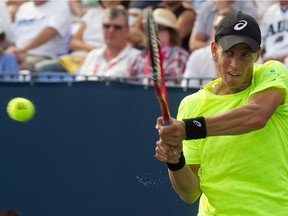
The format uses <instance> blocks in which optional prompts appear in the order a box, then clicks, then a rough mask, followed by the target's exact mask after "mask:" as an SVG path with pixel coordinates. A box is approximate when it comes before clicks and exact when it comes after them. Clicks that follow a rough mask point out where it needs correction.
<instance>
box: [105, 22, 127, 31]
mask: <svg viewBox="0 0 288 216" xmlns="http://www.w3.org/2000/svg"><path fill="white" fill-rule="evenodd" d="M103 28H105V29H107V30H108V29H110V28H112V29H115V30H121V29H123V28H124V26H122V25H117V24H115V25H114V24H108V23H106V24H105V23H104V24H103Z"/></svg>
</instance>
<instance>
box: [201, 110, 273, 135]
mask: <svg viewBox="0 0 288 216" xmlns="http://www.w3.org/2000/svg"><path fill="white" fill-rule="evenodd" d="M260 113H261V112H260V111H259V108H258V107H256V106H254V105H247V106H242V107H239V108H237V109H234V110H232V111H229V112H226V113H223V114H220V115H216V116H211V117H205V123H206V132H207V136H217V135H236V134H243V133H248V132H251V131H254V130H258V129H261V128H262V127H264V126H265V124H266V122H267V120H268V119H266V118H264V116H261V114H260Z"/></svg>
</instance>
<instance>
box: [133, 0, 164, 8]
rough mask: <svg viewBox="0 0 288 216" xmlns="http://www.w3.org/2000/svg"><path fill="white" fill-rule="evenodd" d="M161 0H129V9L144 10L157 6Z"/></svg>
mask: <svg viewBox="0 0 288 216" xmlns="http://www.w3.org/2000/svg"><path fill="white" fill-rule="evenodd" d="M160 2H161V0H148V1H147V0H146V1H142V0H131V3H130V5H129V8H138V9H145V8H147V7H153V6H156V5H157V4H159V3H160Z"/></svg>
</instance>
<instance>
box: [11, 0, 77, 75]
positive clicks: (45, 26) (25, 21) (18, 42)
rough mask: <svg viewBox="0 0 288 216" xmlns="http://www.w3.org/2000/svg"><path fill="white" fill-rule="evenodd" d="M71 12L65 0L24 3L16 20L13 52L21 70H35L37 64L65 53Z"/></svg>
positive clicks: (35, 0)
mask: <svg viewBox="0 0 288 216" xmlns="http://www.w3.org/2000/svg"><path fill="white" fill-rule="evenodd" d="M70 22H71V12H70V8H69V4H68V2H67V1H57V2H53V1H49V0H34V1H29V2H24V3H23V4H21V6H20V7H19V8H18V10H17V12H16V17H15V46H14V47H11V48H10V49H9V50H10V51H11V52H14V53H15V54H16V55H17V56H18V58H19V60H20V61H21V63H22V65H21V66H22V67H21V69H28V70H29V71H31V72H34V71H35V67H36V66H37V63H39V62H41V61H43V60H47V59H52V58H56V57H57V56H58V55H60V54H64V53H67V52H68V41H69V39H70V27H71V26H70Z"/></svg>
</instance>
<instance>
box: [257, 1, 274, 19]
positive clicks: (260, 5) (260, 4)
mask: <svg viewBox="0 0 288 216" xmlns="http://www.w3.org/2000/svg"><path fill="white" fill-rule="evenodd" d="M278 1H279V0H265V1H257V0H253V3H254V5H255V7H256V8H257V12H258V20H259V22H261V20H262V17H263V15H264V13H266V10H267V8H268V7H269V6H270V5H271V4H273V3H276V2H278Z"/></svg>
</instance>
